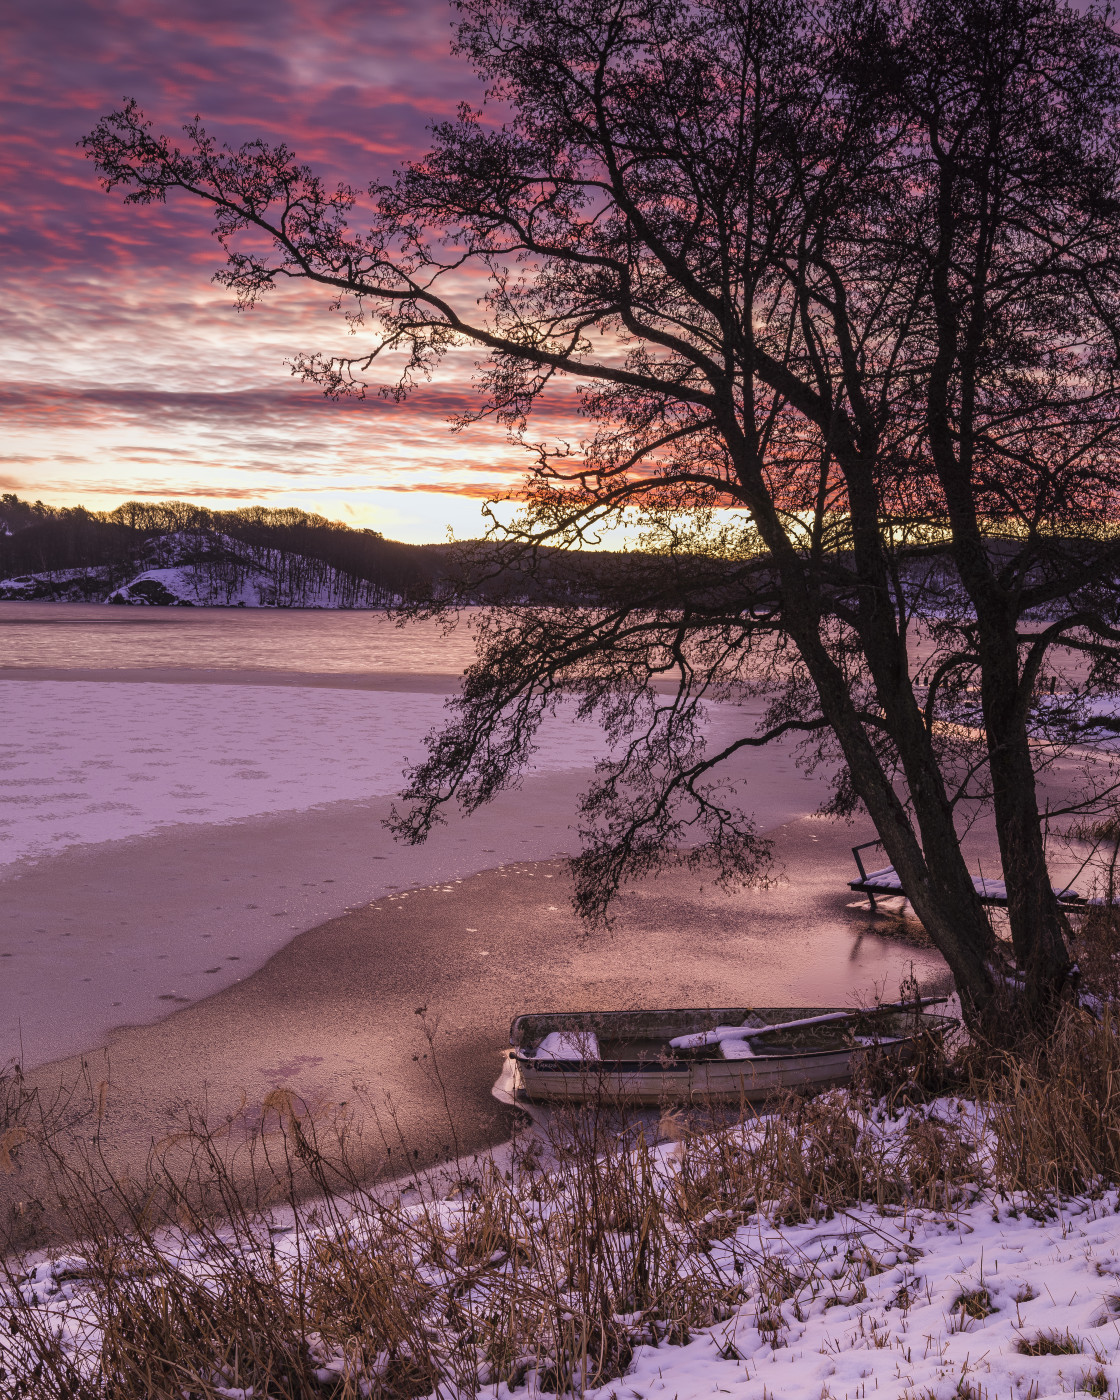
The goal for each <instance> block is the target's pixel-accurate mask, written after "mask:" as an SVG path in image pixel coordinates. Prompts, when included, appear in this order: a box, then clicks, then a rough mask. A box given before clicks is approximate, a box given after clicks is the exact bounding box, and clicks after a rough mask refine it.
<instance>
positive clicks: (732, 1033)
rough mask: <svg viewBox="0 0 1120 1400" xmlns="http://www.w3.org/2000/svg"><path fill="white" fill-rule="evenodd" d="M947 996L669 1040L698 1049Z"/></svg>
mask: <svg viewBox="0 0 1120 1400" xmlns="http://www.w3.org/2000/svg"><path fill="white" fill-rule="evenodd" d="M948 1000H949V998H948V997H923V998H921V999H920V1000H919V1001H918V1002H917V1003H915V1002H912V1001H893V1002H886V1003H883V1004H881V1005H879V1006H870V1007H862V1008H857V1009H856V1010H855V1011H829V1012H826V1014H825V1015H823V1016H805V1017H803V1018H802V1019H801V1020H799V1021H777V1022H775V1023H774V1025H772V1026H717V1027H716V1029H715V1030H713V1031H694V1032H692V1033H691V1034H690V1035H678V1036H677V1037H675V1039H673V1040H671V1041H670V1042H669V1044H670V1046H671V1047H672V1048H673V1049H674V1050H699V1049H700V1048H701V1046H704V1045H719V1044H721V1043H722V1042H723V1041H725V1040H751V1039H753V1038H754V1037H755V1036H756V1035H766V1034H767V1032H769V1031H793V1030H798V1029H800V1028H801V1027H802V1026H823V1025H825V1024H826V1023H827V1022H834V1021H850V1020H852V1019H854V1018H855V1017H856V1016H871V1015H874V1013H875V1012H876V1011H908V1010H910V1008H911V1007H915V1006H917V1007H922V1006H940V1005H942V1004H943V1003H944V1002H946V1001H948Z"/></svg>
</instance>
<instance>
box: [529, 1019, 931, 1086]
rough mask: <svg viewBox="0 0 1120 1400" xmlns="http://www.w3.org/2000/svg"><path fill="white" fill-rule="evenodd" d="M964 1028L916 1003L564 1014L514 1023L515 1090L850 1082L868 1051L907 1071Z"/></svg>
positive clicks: (818, 1084) (811, 1084)
mask: <svg viewBox="0 0 1120 1400" xmlns="http://www.w3.org/2000/svg"><path fill="white" fill-rule="evenodd" d="M956 1024H957V1022H956V1021H955V1020H953V1018H952V1017H949V1016H939V1015H934V1014H931V1013H928V1012H926V1011H924V1010H922V1009H921V1008H915V1007H914V1006H908V1007H902V1006H887V1007H876V1008H873V1009H869V1010H865V1011H855V1012H853V1011H852V1010H851V1009H847V1008H841V1007H794V1006H780V1007H778V1006H763V1007H753V1008H752V1007H744V1006H732V1007H715V1008H711V1009H706V1010H672V1011H562V1012H555V1013H547V1014H542V1015H525V1016H518V1017H517V1018H516V1019H515V1020H514V1022H513V1024H512V1026H511V1027H510V1045H511V1046H512V1047H513V1048H512V1050H511V1051H510V1060H511V1064H512V1068H513V1071H514V1080H515V1089H514V1092H515V1095H516V1097H517V1098H522V1099H528V1100H530V1101H541V1100H546V1101H547V1100H557V1099H559V1100H570V1101H578V1100H585V1099H591V1098H597V1097H599V1096H604V1097H606V1098H608V1099H612V1098H613V1099H618V1100H619V1101H625V1102H628V1103H666V1102H673V1103H682V1102H690V1101H692V1100H699V1101H710V1100H713V1099H719V1100H724V1101H728V1100H739V1101H743V1102H747V1103H761V1102H764V1101H765V1100H767V1099H771V1098H773V1097H775V1096H776V1095H778V1094H781V1093H783V1092H786V1091H788V1090H799V1091H808V1092H814V1091H815V1090H818V1089H825V1088H828V1087H830V1086H833V1085H839V1084H846V1083H847V1082H848V1081H849V1080H850V1079H851V1077H852V1073H853V1067H854V1061H855V1059H856V1057H857V1056H858V1055H859V1054H861V1053H866V1052H867V1051H869V1050H877V1051H878V1053H880V1054H882V1055H885V1056H887V1057H889V1058H890V1059H891V1060H894V1061H896V1062H897V1063H900V1064H903V1063H906V1062H907V1061H909V1060H911V1059H913V1057H914V1054H915V1052H916V1043H917V1041H918V1040H919V1039H920V1038H921V1037H932V1038H934V1039H935V1040H940V1039H941V1037H942V1036H944V1035H945V1033H946V1032H947V1031H949V1030H950V1029H952V1028H953V1027H954V1026H956Z"/></svg>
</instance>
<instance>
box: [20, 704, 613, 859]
mask: <svg viewBox="0 0 1120 1400" xmlns="http://www.w3.org/2000/svg"><path fill="white" fill-rule="evenodd" d="M445 715H446V712H445V709H444V697H443V696H441V695H438V694H437V695H433V694H418V693H414V692H409V691H404V692H401V691H383V690H363V691H351V690H331V689H305V688H300V687H288V686H226V685H205V684H199V685H194V684H185V685H159V684H147V683H138V684H120V683H104V682H85V681H16V680H7V681H5V683H4V685H3V687H2V688H0V865H3V864H5V863H8V862H12V861H16V860H19V859H21V858H24V857H37V856H43V855H49V854H55V853H57V852H59V851H61V850H64V849H65V848H67V847H68V846H74V845H80V844H84V843H88V842H96V841H108V840H115V839H117V838H121V837H127V836H139V835H144V834H146V833H148V832H151V831H154V830H155V829H157V828H158V827H161V826H166V825H168V824H171V823H179V822H188V823H216V822H226V821H231V820H235V819H237V818H240V817H249V816H254V815H257V814H260V813H265V812H288V811H306V810H307V809H309V808H312V807H316V806H319V805H321V804H323V803H328V802H337V801H344V800H354V799H362V798H369V797H378V796H388V795H390V794H393V793H396V792H398V791H399V790H400V788H401V786H402V779H403V770H404V769H405V767H406V765H407V764H408V763H410V762H413V761H415V760H416V759H418V758H421V757H423V754H424V747H423V740H424V737H425V735H426V734H428V733H429V731H430V730H432V729H433V728H434V727H436V726H438V725H439V724H440V723H441V722H442V721H443V720H444V718H445ZM602 753H603V741H602V736H601V734H600V732H599V730H598V729H597V727H596V726H595V725H593V724H587V723H582V722H577V721H576V720H574V719H573V718H571V717H570V716H565V715H563V714H561V715H559V716H558V717H557V718H555V719H553V720H550V721H548V722H547V723H546V725H545V727H544V729H543V730H542V732H541V736H540V743H539V747H538V751H537V754H536V756H535V760H534V767H535V769H536V771H539V772H547V771H558V770H568V769H574V768H581V767H586V766H589V765H591V764H593V763H594V762H595V761H596V759H598V758H599V757H601V756H602Z"/></svg>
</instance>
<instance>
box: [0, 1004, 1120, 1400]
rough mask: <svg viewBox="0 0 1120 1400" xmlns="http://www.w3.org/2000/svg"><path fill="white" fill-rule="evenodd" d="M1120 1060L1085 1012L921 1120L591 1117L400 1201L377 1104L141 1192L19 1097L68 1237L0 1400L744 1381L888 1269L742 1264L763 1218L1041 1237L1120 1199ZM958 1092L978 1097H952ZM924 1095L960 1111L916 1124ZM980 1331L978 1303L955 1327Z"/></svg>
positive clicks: (252, 1129) (215, 1148) (259, 1132)
mask: <svg viewBox="0 0 1120 1400" xmlns="http://www.w3.org/2000/svg"><path fill="white" fill-rule="evenodd" d="M1118 1031H1120V1027H1118V1026H1117V1024H1116V1023H1115V1021H1114V1020H1113V1018H1112V1016H1111V1013H1106V1014H1105V1016H1103V1017H1102V1019H1101V1020H1099V1021H1097V1022H1094V1021H1092V1020H1091V1019H1090V1018H1088V1017H1086V1016H1084V1015H1083V1014H1082V1013H1077V1012H1073V1011H1071V1012H1070V1013H1069V1014H1068V1015H1067V1016H1065V1017H1064V1018H1063V1020H1062V1023H1061V1025H1060V1026H1059V1030H1058V1033H1057V1035H1056V1036H1055V1037H1054V1039H1053V1040H1052V1041H1051V1042H1049V1043H1048V1044H1047V1045H1046V1046H1045V1047H1042V1046H1039V1047H1036V1048H1035V1049H1033V1050H1032V1051H1031V1053H1030V1054H1028V1055H1025V1056H1020V1057H1018V1058H1013V1057H1010V1056H1007V1055H1006V1054H997V1053H995V1052H991V1053H990V1054H988V1055H987V1057H986V1059H985V1060H983V1061H981V1059H980V1057H979V1056H978V1054H977V1052H976V1051H975V1049H973V1051H972V1052H971V1053H970V1055H969V1056H968V1057H964V1058H962V1059H961V1060H960V1061H959V1062H958V1064H957V1065H956V1066H955V1067H953V1066H946V1064H944V1063H937V1064H935V1065H932V1066H930V1067H927V1068H928V1071H929V1075H928V1079H929V1082H928V1083H925V1084H923V1082H922V1079H921V1075H916V1076H915V1075H911V1077H910V1078H909V1079H908V1080H907V1081H906V1084H905V1085H904V1086H902V1087H903V1088H904V1090H905V1092H904V1093H903V1094H902V1095H901V1097H899V1096H897V1095H896V1096H895V1097H894V1098H892V1097H890V1096H887V1097H884V1096H882V1095H878V1094H874V1093H872V1092H871V1091H870V1089H868V1088H867V1087H866V1085H865V1086H864V1087H861V1086H860V1085H859V1084H857V1085H856V1086H855V1087H854V1088H853V1089H852V1090H851V1091H843V1092H842V1091H832V1092H830V1093H827V1094H824V1095H821V1096H819V1097H818V1098H816V1099H813V1100H803V1099H797V1098H794V1097H791V1098H789V1099H788V1100H787V1101H785V1102H784V1103H782V1104H779V1105H774V1106H772V1109H771V1111H768V1112H767V1113H765V1114H762V1115H757V1114H754V1113H753V1112H751V1111H750V1110H749V1109H746V1110H744V1112H743V1113H741V1114H732V1115H731V1116H730V1117H727V1116H723V1117H721V1116H719V1115H718V1114H716V1113H714V1112H702V1111H700V1110H699V1109H697V1110H695V1111H693V1112H683V1111H680V1110H675V1109H670V1108H668V1107H667V1108H666V1110H665V1111H664V1112H663V1114H662V1115H661V1117H660V1120H658V1118H657V1116H656V1115H654V1116H652V1117H651V1116H650V1115H648V1114H647V1115H644V1116H643V1115H632V1114H630V1113H628V1112H627V1110H626V1108H625V1106H624V1105H621V1104H618V1103H612V1102H609V1101H607V1100H606V1099H605V1098H603V1097H600V1098H599V1099H597V1100H594V1101H592V1102H591V1103H590V1104H588V1105H587V1106H586V1107H582V1108H579V1109H571V1110H569V1111H558V1112H557V1113H555V1114H554V1115H553V1116H552V1118H551V1121H550V1125H549V1128H548V1131H547V1132H542V1131H540V1130H531V1131H530V1130H527V1129H523V1130H522V1131H520V1132H519V1133H518V1135H517V1136H516V1138H515V1141H514V1146H513V1150H512V1153H511V1154H510V1155H509V1157H508V1160H505V1159H497V1158H495V1159H483V1160H479V1161H471V1162H459V1163H452V1164H450V1165H449V1166H448V1168H447V1170H446V1171H445V1172H444V1173H443V1174H442V1176H440V1177H438V1178H431V1177H424V1176H422V1175H414V1176H412V1177H409V1178H406V1179H404V1180H401V1179H399V1177H398V1178H397V1179H395V1180H394V1179H391V1178H392V1177H393V1174H394V1173H395V1172H397V1171H398V1168H397V1167H396V1166H394V1164H395V1163H400V1162H401V1160H402V1159H403V1158H406V1157H407V1151H406V1145H405V1144H404V1143H403V1142H401V1141H400V1139H399V1135H398V1134H397V1133H396V1128H395V1125H394V1122H393V1119H392V1115H391V1113H388V1112H387V1111H386V1110H385V1107H384V1106H383V1105H382V1106H378V1105H374V1104H372V1103H368V1102H367V1103H366V1104H365V1105H364V1106H363V1108H362V1112H361V1113H359V1112H358V1111H357V1109H356V1107H355V1105H354V1104H351V1105H350V1106H349V1107H348V1108H347V1109H345V1110H338V1111H335V1112H333V1113H328V1112H322V1111H320V1112H317V1113H313V1112H311V1110H310V1108H309V1106H308V1105H307V1104H305V1103H304V1102H302V1101H301V1100H300V1099H299V1098H298V1097H297V1096H296V1095H294V1094H293V1093H291V1092H289V1091H281V1092H277V1093H275V1094H273V1095H270V1096H269V1098H268V1099H267V1100H266V1101H265V1103H264V1104H262V1105H259V1106H257V1108H256V1110H255V1111H253V1112H249V1111H248V1110H246V1112H245V1113H244V1114H243V1115H242V1119H241V1120H240V1121H239V1122H237V1123H233V1124H231V1123H229V1122H227V1121H225V1120H223V1121H222V1122H221V1123H220V1124H215V1123H209V1122H207V1121H205V1120H203V1119H202V1118H201V1117H199V1116H198V1115H193V1116H188V1117H187V1118H186V1119H185V1120H184V1121H183V1122H182V1123H181V1124H180V1125H179V1129H178V1131H177V1132H176V1133H175V1134H173V1135H172V1136H170V1137H169V1138H168V1139H166V1140H165V1141H164V1142H163V1143H161V1144H159V1145H158V1146H157V1147H155V1148H153V1151H152V1154H151V1157H150V1159H149V1162H148V1164H147V1169H146V1171H145V1172H144V1173H142V1174H141V1175H140V1176H139V1177H138V1178H137V1179H124V1178H121V1177H120V1176H118V1175H115V1174H114V1173H113V1172H112V1171H111V1170H110V1169H109V1167H108V1166H107V1165H106V1164H105V1161H104V1160H103V1158H102V1157H100V1156H99V1154H98V1152H97V1150H96V1145H94V1147H93V1148H92V1149H91V1150H90V1151H89V1152H86V1153H84V1154H80V1155H78V1156H77V1157H75V1156H74V1155H73V1154H71V1153H67V1152H63V1151H62V1150H61V1148H60V1147H59V1146H58V1139H57V1137H55V1136H52V1133H51V1131H50V1129H51V1122H50V1118H49V1115H46V1114H44V1111H43V1105H41V1104H37V1103H36V1102H35V1101H34V1098H33V1096H29V1095H28V1094H27V1093H26V1092H25V1091H22V1090H21V1089H20V1087H19V1081H18V1079H12V1080H10V1081H9V1082H8V1085H7V1089H6V1090H4V1091H3V1092H5V1093H6V1094H7V1095H8V1097H7V1098H6V1099H3V1098H0V1104H6V1105H7V1107H6V1108H5V1109H4V1111H5V1112H6V1113H7V1114H8V1120H7V1125H6V1127H5V1128H4V1131H5V1132H8V1131H10V1129H11V1128H12V1127H13V1126H17V1127H19V1128H21V1129H22V1130H23V1135H22V1136H21V1137H20V1139H19V1141H18V1143H14V1144H12V1145H10V1147H9V1152H10V1153H11V1155H12V1157H13V1159H14V1160H15V1161H16V1162H17V1163H18V1162H19V1161H20V1160H21V1159H22V1158H23V1157H24V1156H25V1155H26V1154H27V1153H28V1152H29V1151H30V1150H31V1149H33V1148H34V1149H35V1150H36V1151H39V1152H40V1153H41V1154H42V1156H43V1161H44V1162H46V1163H47V1164H48V1166H49V1179H50V1183H51V1190H52V1192H53V1196H52V1201H51V1210H52V1212H53V1216H52V1218H54V1219H55V1220H56V1221H57V1222H58V1224H57V1230H58V1235H57V1240H56V1248H55V1250H54V1251H53V1252H52V1253H51V1255H50V1257H49V1258H48V1259H46V1260H44V1259H43V1258H42V1257H39V1258H36V1257H31V1256H29V1255H28V1254H27V1252H26V1250H25V1249H23V1248H22V1245H21V1239H20V1238H19V1236H18V1232H16V1233H15V1234H13V1233H11V1232H9V1240H8V1248H7V1249H6V1250H5V1253H4V1263H3V1266H2V1268H3V1274H2V1285H0V1367H2V1368H3V1375H2V1376H0V1396H2V1397H3V1400H31V1397H34V1400H141V1397H143V1400H149V1398H150V1397H154V1398H155V1400H162V1397H167V1400H171V1397H175V1400H218V1397H219V1396H221V1397H224V1400H229V1397H230V1396H231V1395H239V1396H242V1397H244V1396H248V1395H250V1394H251V1395H252V1396H253V1397H255V1400H264V1397H269V1398H270V1400H310V1398H311V1397H323V1396H330V1397H335V1400H343V1397H347V1398H348V1397H358V1396H372V1397H375V1400H411V1397H419V1396H426V1395H436V1396H438V1397H441V1400H443V1397H447V1400H450V1397H452V1396H454V1397H456V1400H460V1398H461V1397H471V1396H475V1395H477V1394H479V1393H480V1392H482V1391H484V1390H486V1389H488V1388H489V1389H493V1388H494V1387H496V1386H497V1385H498V1384H499V1383H500V1382H504V1383H505V1384H506V1385H508V1386H509V1387H510V1388H511V1389H518V1388H521V1387H528V1388H529V1389H530V1390H531V1391H546V1392H551V1393H556V1394H568V1393H571V1394H577V1395H578V1394H582V1393H583V1392H584V1391H586V1390H588V1389H589V1388H593V1387H596V1386H600V1385H602V1384H603V1383H604V1382H607V1381H610V1380H612V1379H614V1378H616V1377H619V1376H622V1375H624V1374H625V1372H626V1370H627V1367H628V1365H629V1363H630V1360H631V1357H632V1354H633V1350H634V1348H635V1347H636V1346H637V1345H639V1344H642V1343H644V1344H647V1345H648V1344H655V1345H673V1344H680V1343H684V1342H687V1341H688V1340H689V1339H690V1337H691V1335H692V1333H693V1332H694V1331H695V1330H696V1329H698V1328H712V1327H715V1328H716V1329H717V1332H718V1328H719V1327H720V1325H721V1324H722V1323H724V1322H727V1323H728V1329H729V1330H728V1332H727V1335H726V1337H725V1338H724V1340H723V1342H721V1343H720V1345H721V1346H725V1347H726V1348H727V1354H728V1355H732V1354H734V1337H733V1333H732V1331H731V1330H730V1329H731V1327H732V1326H733V1324H732V1323H731V1321H730V1319H732V1318H733V1316H734V1315H736V1314H737V1313H738V1312H739V1311H740V1310H741V1309H743V1308H744V1307H745V1306H749V1307H750V1308H752V1309H753V1311H754V1316H755V1319H756V1322H757V1325H758V1326H759V1327H760V1328H761V1329H762V1330H763V1331H764V1332H765V1331H766V1330H767V1329H772V1330H773V1331H774V1332H775V1334H777V1333H778V1332H780V1331H781V1330H782V1329H783V1328H784V1327H785V1326H786V1325H787V1320H786V1319H787V1318H788V1315H789V1313H790V1310H791V1309H792V1310H793V1311H794V1314H795V1315H796V1313H797V1310H799V1309H800V1308H801V1307H802V1304H803V1302H808V1301H810V1300H812V1299H813V1298H820V1297H823V1298H824V1302H825V1306H828V1305H829V1303H830V1302H832V1301H836V1302H843V1303H851V1302H852V1301H853V1300H858V1299H859V1297H860V1296H861V1289H862V1288H863V1280H864V1279H865V1278H866V1277H867V1276H868V1274H870V1273H874V1272H878V1271H879V1269H880V1267H881V1266H880V1264H879V1263H878V1261H877V1259H876V1258H875V1257H874V1255H873V1253H872V1252H871V1251H864V1252H863V1253H860V1252H859V1251H850V1252H849V1257H848V1258H847V1259H846V1260H845V1261H844V1264H843V1268H842V1269H840V1271H839V1272H836V1271H835V1270H834V1269H832V1268H831V1266H830V1272H829V1274H828V1275H827V1276H825V1275H824V1274H823V1273H820V1272H818V1271H817V1270H816V1269H815V1267H813V1266H812V1265H811V1264H809V1263H808V1262H806V1264H805V1266H804V1267H802V1266H801V1265H798V1266H797V1267H796V1268H795V1267H793V1266H792V1265H791V1264H790V1263H789V1261H788V1260H784V1259H779V1258H769V1257H767V1256H766V1254H765V1252H764V1251H762V1250H761V1249H760V1248H759V1247H756V1246H750V1245H748V1244H746V1243H744V1241H746V1240H748V1239H750V1238H752V1237H755V1238H757V1236H752V1234H751V1233H750V1232H747V1231H744V1230H742V1229H741V1227H742V1226H743V1225H744V1224H747V1223H749V1222H750V1220H751V1219H752V1217H754V1216H755V1215H756V1214H758V1213H761V1214H763V1215H765V1216H767V1217H768V1218H770V1219H772V1220H779V1221H790V1222H800V1221H805V1220H809V1219H813V1218H822V1217H824V1218H828V1217H830V1216H831V1215H832V1214H833V1213H834V1212H838V1211H843V1210H846V1209H849V1208H852V1207H856V1206H860V1205H863V1206H868V1205H870V1206H873V1207H875V1206H878V1207H882V1208H884V1209H897V1208H899V1207H905V1206H907V1205H910V1204H915V1205H922V1206H924V1207H927V1208H933V1209H937V1210H948V1211H952V1210H953V1209H954V1207H955V1206H956V1204H957V1203H958V1202H960V1201H962V1200H968V1201H970V1200H973V1199H975V1194H976V1192H977V1191H979V1190H982V1189H987V1190H992V1191H998V1190H1003V1191H1013V1192H1017V1193H1018V1196H1017V1197H1016V1198H1015V1199H1017V1200H1019V1201H1020V1202H1021V1205H1022V1208H1026V1209H1038V1210H1045V1209H1047V1208H1048V1203H1049V1201H1050V1200H1052V1197H1053V1195H1054V1193H1055V1192H1062V1191H1067V1190H1084V1189H1092V1187H1093V1186H1095V1185H1100V1184H1102V1183H1103V1182H1105V1181H1106V1180H1110V1181H1115V1180H1120V1105H1118V1103H1117V1093H1116V1091H1115V1090H1114V1089H1113V1084H1114V1083H1115V1082H1117V1081H1120V1074H1118V1073H1117V1071H1120V1063H1118V1061H1120V1034H1118ZM981 1064H983V1065H984V1066H985V1074H986V1078H983V1079H981V1078H980V1074H979V1067H980V1066H981ZM950 1075H955V1076H956V1080H955V1083H956V1086H957V1089H958V1093H960V1091H961V1090H963V1089H964V1088H966V1087H967V1088H968V1089H969V1090H970V1094H971V1097H969V1098H967V1099H966V1098H964V1097H952V1096H950V1097H946V1096H945V1095H944V1090H945V1087H946V1083H947V1082H948V1081H947V1076H950ZM873 1079H874V1075H871V1076H870V1080H873ZM870 1080H869V1082H870ZM897 1087H899V1086H896V1088H897ZM923 1092H924V1093H925V1094H926V1095H927V1097H928V1096H929V1095H932V1094H933V1093H934V1092H940V1093H941V1095H942V1096H941V1097H940V1098H937V1099H934V1100H932V1101H931V1102H928V1103H926V1104H925V1105H920V1104H917V1105H916V1103H915V1101H916V1100H917V1099H919V1098H920V1097H921V1096H922V1094H923ZM68 1111H72V1108H71V1109H68ZM371 1123H372V1124H373V1130H372V1132H371V1131H370V1128H369V1125H370V1124H371ZM10 1142H11V1140H10ZM374 1143H377V1144H379V1145H380V1156H379V1157H377V1153H375V1152H374V1150H373V1144H374ZM375 1158H377V1160H375ZM67 1242H68V1243H67ZM64 1250H65V1252H63V1251H64ZM984 1306H985V1302H984V1299H983V1298H982V1297H981V1296H980V1295H979V1294H976V1295H967V1296H966V1295H962V1297H961V1300H960V1301H959V1307H958V1311H959V1312H960V1314H961V1316H962V1318H973V1317H975V1316H976V1315H977V1314H978V1312H980V1311H981V1310H982V1309H983V1307H984ZM719 1335H722V1334H719ZM1050 1340H1051V1339H1049V1338H1045V1339H1042V1338H1039V1339H1036V1338H1031V1344H1032V1345H1049V1344H1050ZM1059 1340H1062V1339H1059ZM1032 1354H1033V1353H1032Z"/></svg>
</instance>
